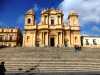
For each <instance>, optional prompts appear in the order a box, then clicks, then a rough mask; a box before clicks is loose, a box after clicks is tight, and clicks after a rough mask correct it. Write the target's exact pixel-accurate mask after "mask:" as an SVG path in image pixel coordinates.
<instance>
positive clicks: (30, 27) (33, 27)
mask: <svg viewBox="0 0 100 75" xmlns="http://www.w3.org/2000/svg"><path fill="white" fill-rule="evenodd" d="M24 29H26V30H31V29H36V25H34V26H32V25H27V26H25V27H24Z"/></svg>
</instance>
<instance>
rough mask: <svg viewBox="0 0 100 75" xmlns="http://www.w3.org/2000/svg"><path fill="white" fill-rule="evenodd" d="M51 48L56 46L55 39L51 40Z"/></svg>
mask: <svg viewBox="0 0 100 75" xmlns="http://www.w3.org/2000/svg"><path fill="white" fill-rule="evenodd" d="M50 46H51V47H54V46H55V42H54V38H50Z"/></svg>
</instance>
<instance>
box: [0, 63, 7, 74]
mask: <svg viewBox="0 0 100 75" xmlns="http://www.w3.org/2000/svg"><path fill="white" fill-rule="evenodd" d="M4 64H5V62H1V64H0V75H5V72H6V69H5V66H4Z"/></svg>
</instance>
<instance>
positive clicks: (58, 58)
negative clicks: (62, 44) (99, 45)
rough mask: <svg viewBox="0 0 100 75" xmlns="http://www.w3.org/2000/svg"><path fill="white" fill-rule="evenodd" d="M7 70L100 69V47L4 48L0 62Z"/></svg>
mask: <svg viewBox="0 0 100 75" xmlns="http://www.w3.org/2000/svg"><path fill="white" fill-rule="evenodd" d="M2 61H4V62H5V67H6V70H7V72H79V71H82V72H85V71H100V49H91V48H83V49H82V50H81V51H80V52H75V50H74V49H73V48H21V47H20V48H4V49H0V62H2Z"/></svg>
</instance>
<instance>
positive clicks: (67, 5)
mask: <svg viewBox="0 0 100 75" xmlns="http://www.w3.org/2000/svg"><path fill="white" fill-rule="evenodd" d="M59 8H60V9H62V10H63V11H64V15H65V16H64V19H65V20H66V19H67V16H68V13H69V12H70V10H76V11H77V12H78V13H79V15H80V22H81V25H83V24H85V23H87V22H95V23H100V0H64V1H63V2H62V3H61V4H60V5H59Z"/></svg>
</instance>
